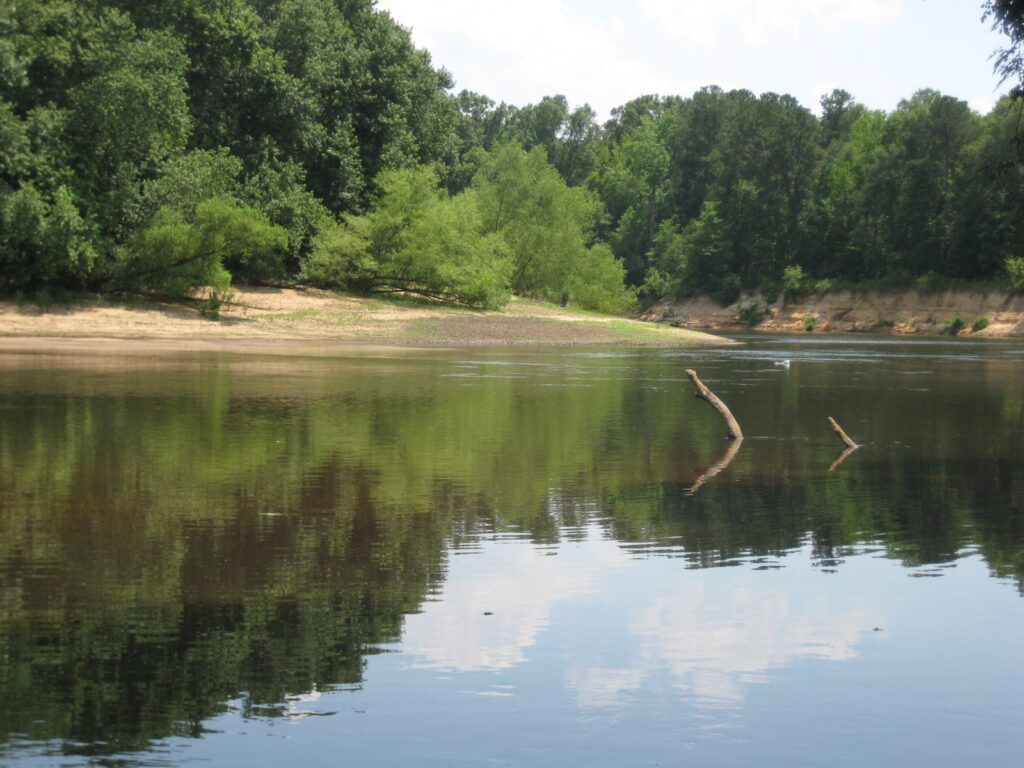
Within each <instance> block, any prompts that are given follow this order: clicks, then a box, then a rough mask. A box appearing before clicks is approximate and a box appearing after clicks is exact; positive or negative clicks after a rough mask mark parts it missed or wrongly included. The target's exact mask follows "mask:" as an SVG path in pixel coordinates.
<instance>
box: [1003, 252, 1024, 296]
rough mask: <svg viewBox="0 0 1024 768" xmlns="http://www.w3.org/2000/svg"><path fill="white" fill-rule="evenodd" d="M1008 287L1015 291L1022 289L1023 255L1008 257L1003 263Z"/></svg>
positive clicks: (1023, 283)
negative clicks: (1008, 281)
mask: <svg viewBox="0 0 1024 768" xmlns="http://www.w3.org/2000/svg"><path fill="white" fill-rule="evenodd" d="M1004 268H1005V270H1006V276H1007V277H1008V278H1009V279H1010V287H1011V288H1012V289H1013V290H1015V291H1022V290H1024V257H1010V258H1008V259H1007V260H1006V263H1005V265H1004Z"/></svg>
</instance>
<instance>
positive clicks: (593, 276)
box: [569, 243, 636, 315]
mask: <svg viewBox="0 0 1024 768" xmlns="http://www.w3.org/2000/svg"><path fill="white" fill-rule="evenodd" d="M625 276H626V270H625V267H624V266H623V264H622V262H621V261H619V260H618V259H616V258H615V254H614V253H612V249H611V248H609V247H608V246H607V245H605V244H603V243H601V244H598V245H595V246H593V247H592V248H588V249H586V251H585V252H584V253H583V255H582V256H580V257H579V258H577V259H576V262H575V263H574V264H573V271H572V275H571V276H570V278H569V299H570V301H572V303H573V304H576V305H577V306H580V307H583V308H584V309H592V310H595V311H597V312H605V313H607V314H610V315H617V314H622V313H624V312H625V311H627V310H629V309H631V308H632V307H633V306H635V305H636V291H635V290H633V289H630V288H627V287H626V286H625V284H624V278H625Z"/></svg>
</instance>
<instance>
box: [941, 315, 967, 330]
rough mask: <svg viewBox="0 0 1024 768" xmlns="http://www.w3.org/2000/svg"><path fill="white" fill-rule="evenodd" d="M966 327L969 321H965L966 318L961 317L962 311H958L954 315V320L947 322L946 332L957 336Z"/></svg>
mask: <svg viewBox="0 0 1024 768" xmlns="http://www.w3.org/2000/svg"><path fill="white" fill-rule="evenodd" d="M966 327H967V323H965V322H964V319H963V318H962V317H960V313H959V312H958V313H957V314H956V315H954V316H953V319H952V320H950V321H949V322H948V323H946V333H948V334H949V335H950V336H956V335H957V334H958V333H960V331H962V330H963V329H964V328H966Z"/></svg>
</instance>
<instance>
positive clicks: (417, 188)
mask: <svg viewBox="0 0 1024 768" xmlns="http://www.w3.org/2000/svg"><path fill="white" fill-rule="evenodd" d="M377 185H378V187H379V188H380V189H381V190H382V195H381V199H380V201H379V203H378V205H377V206H376V207H375V208H374V209H373V210H372V211H371V212H370V213H368V214H366V215H365V216H362V217H349V218H347V219H345V220H344V221H343V222H342V223H340V224H335V225H330V226H328V227H325V228H324V230H323V231H322V232H321V233H320V234H319V235H317V237H316V238H315V240H314V242H313V248H312V251H311V253H310V254H309V256H308V257H307V258H306V259H305V260H304V263H303V271H302V273H301V276H302V277H303V279H306V280H309V281H310V282H313V283H315V284H317V285H322V286H325V287H331V288H348V289H350V290H363V291H400V292H407V293H415V294H420V295H424V296H428V297H431V298H435V299H439V300H442V301H452V302H458V303H462V304H467V305H470V306H475V307H483V308H488V309H495V308H499V307H502V306H504V305H505V304H506V303H507V302H508V300H509V298H510V296H511V293H510V290H509V279H510V274H511V268H512V267H511V259H510V257H509V254H508V250H507V247H506V245H505V242H504V240H502V238H501V237H500V236H498V235H496V234H493V233H492V234H485V233H484V232H483V226H482V224H481V221H480V214H479V210H478V207H477V201H476V195H475V194H474V193H472V192H464V193H462V194H461V195H458V196H456V197H449V196H448V194H447V193H446V192H444V191H442V190H440V189H438V179H437V176H436V174H434V173H433V171H431V170H430V169H429V168H425V167H421V168H416V169H405V170H396V171H386V172H385V173H383V174H382V175H381V178H380V179H378V181H377Z"/></svg>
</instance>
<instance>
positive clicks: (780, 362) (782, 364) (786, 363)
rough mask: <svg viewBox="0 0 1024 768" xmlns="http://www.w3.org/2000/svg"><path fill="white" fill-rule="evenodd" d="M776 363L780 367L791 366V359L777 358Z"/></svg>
mask: <svg viewBox="0 0 1024 768" xmlns="http://www.w3.org/2000/svg"><path fill="white" fill-rule="evenodd" d="M775 364H776V365H777V366H779V367H780V368H789V360H776V361H775Z"/></svg>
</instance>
